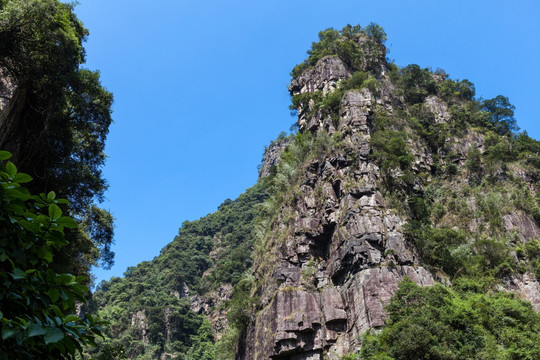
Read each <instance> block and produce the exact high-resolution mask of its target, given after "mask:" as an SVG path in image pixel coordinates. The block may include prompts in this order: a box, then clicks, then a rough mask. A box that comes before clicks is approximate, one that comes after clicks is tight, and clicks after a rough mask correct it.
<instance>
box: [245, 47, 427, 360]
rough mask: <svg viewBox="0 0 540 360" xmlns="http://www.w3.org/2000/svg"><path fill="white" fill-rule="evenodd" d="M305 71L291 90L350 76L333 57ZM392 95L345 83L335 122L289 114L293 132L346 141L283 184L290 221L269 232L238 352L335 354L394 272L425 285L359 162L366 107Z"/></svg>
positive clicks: (393, 282)
mask: <svg viewBox="0 0 540 360" xmlns="http://www.w3.org/2000/svg"><path fill="white" fill-rule="evenodd" d="M306 73H307V74H305V75H303V76H302V77H301V78H300V79H298V80H295V81H293V84H292V86H291V93H292V95H297V94H300V93H303V92H314V91H317V90H322V91H323V93H324V92H330V91H332V90H334V89H335V88H336V84H337V81H338V80H340V79H344V78H347V77H349V76H350V74H349V73H348V72H347V71H346V70H345V67H344V65H343V63H342V62H341V60H340V59H339V58H337V57H325V58H323V59H321V60H320V61H319V62H318V63H317V65H316V66H315V67H314V69H312V70H308V71H306ZM381 76H384V75H382V74H381ZM385 90H386V91H388V92H390V91H391V89H385ZM395 100H396V99H395V98H393V97H392V94H391V93H389V95H387V96H384V97H379V96H376V95H375V94H372V93H371V92H370V91H369V90H368V89H361V90H354V91H348V92H346V93H345V95H344V96H343V98H342V99H341V103H340V110H339V113H340V121H339V124H338V125H337V126H336V124H335V123H333V122H332V119H331V118H329V117H323V116H322V115H321V114H320V113H319V114H315V115H311V116H304V115H302V116H300V117H299V121H298V122H299V126H300V131H312V132H317V131H318V130H320V129H322V130H323V131H326V132H328V134H329V135H330V136H331V135H333V134H334V133H336V132H339V133H340V134H341V136H342V142H343V143H344V144H346V145H345V146H344V149H343V150H338V149H330V151H329V152H328V153H327V154H325V155H324V156H321V157H319V158H316V159H313V160H311V161H310V162H309V163H307V164H305V169H306V171H305V173H303V174H301V175H300V179H299V180H298V182H297V185H293V186H297V188H296V189H294V190H293V191H298V192H299V196H298V199H297V200H296V201H295V202H294V203H293V204H287V205H285V206H283V207H282V208H281V209H280V214H279V215H278V220H277V221H276V224H278V225H277V227H279V226H280V224H283V223H286V222H287V220H285V218H287V217H292V218H293V224H291V226H290V228H289V229H288V231H287V233H286V234H285V235H284V237H283V238H281V239H279V241H280V242H281V243H280V244H279V247H280V249H279V250H278V251H276V253H275V258H276V259H275V260H276V262H277V266H275V268H274V269H273V270H272V276H271V277H270V279H269V280H268V283H266V284H264V285H263V290H262V291H263V294H262V299H263V300H262V301H263V308H262V310H261V312H260V313H259V314H257V316H256V320H255V323H254V324H253V325H252V326H251V327H249V329H248V332H247V339H246V345H245V348H244V349H242V350H241V351H240V355H239V356H238V358H239V359H268V358H273V359H312V360H315V359H322V355H323V354H329V355H330V356H333V355H335V356H337V355H342V354H344V353H346V352H348V351H349V350H350V349H351V348H354V347H355V346H357V345H358V344H359V343H358V339H359V336H361V335H362V334H363V333H364V332H365V331H366V330H368V329H370V328H372V327H380V326H383V325H384V320H385V314H384V306H385V305H386V304H387V303H388V300H389V299H390V297H391V296H392V295H393V294H394V292H395V291H396V289H397V287H398V283H399V281H400V280H401V279H402V278H403V277H404V276H408V277H409V278H411V279H412V280H413V281H416V282H417V283H419V284H422V285H430V284H433V283H434V278H433V276H432V275H431V274H430V272H428V271H427V270H426V269H425V268H423V267H422V266H421V265H420V264H419V261H418V255H417V254H416V251H415V249H414V247H413V246H411V244H410V243H409V242H408V241H407V240H406V239H405V236H404V234H403V225H404V219H403V218H402V217H400V215H399V214H397V213H396V212H395V211H392V209H391V208H390V207H389V206H388V203H387V201H386V200H385V199H384V197H383V196H382V194H381V191H380V189H379V185H378V182H379V178H380V171H379V168H378V167H377V166H376V165H375V164H374V163H373V162H372V161H370V160H369V154H370V152H371V147H370V135H371V130H370V129H371V127H372V125H371V115H372V113H373V110H374V107H375V106H377V103H379V104H380V105H381V106H387V107H389V108H390V109H391V103H392V101H395ZM334 150H338V151H334ZM256 266H257V265H255V269H257V267H256ZM256 271H257V270H256ZM260 276H262V277H264V275H263V274H261V275H260ZM335 356H334V358H335Z"/></svg>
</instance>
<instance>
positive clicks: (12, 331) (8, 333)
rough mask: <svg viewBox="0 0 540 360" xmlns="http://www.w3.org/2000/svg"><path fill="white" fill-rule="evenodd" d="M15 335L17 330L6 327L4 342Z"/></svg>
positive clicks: (3, 329)
mask: <svg viewBox="0 0 540 360" xmlns="http://www.w3.org/2000/svg"><path fill="white" fill-rule="evenodd" d="M13 334H15V329H13V328H10V327H8V326H6V325H4V326H3V327H2V340H6V339H7V338H9V337H11V336H13Z"/></svg>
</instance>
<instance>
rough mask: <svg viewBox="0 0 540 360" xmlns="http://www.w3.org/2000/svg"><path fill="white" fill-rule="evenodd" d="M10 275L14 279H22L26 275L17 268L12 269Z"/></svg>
mask: <svg viewBox="0 0 540 360" xmlns="http://www.w3.org/2000/svg"><path fill="white" fill-rule="evenodd" d="M10 275H11V277H12V278H13V279H14V280H19V279H24V278H25V277H26V273H25V272H24V271H22V270H21V269H19V268H15V269H13V272H12V273H11V274H10Z"/></svg>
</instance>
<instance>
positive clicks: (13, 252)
mask: <svg viewBox="0 0 540 360" xmlns="http://www.w3.org/2000/svg"><path fill="white" fill-rule="evenodd" d="M9 157H10V154H9V153H8V152H5V151H0V160H7V159H8V158H9ZM31 180H32V178H31V177H30V176H29V175H27V174H24V173H21V172H18V171H17V168H16V166H15V165H14V164H13V163H12V162H7V163H4V162H2V163H0V267H1V271H0V283H1V286H0V326H1V338H2V341H1V342H0V359H3V360H7V359H10V360H19V359H21V360H22V359H74V358H75V355H76V352H77V351H79V352H80V353H82V345H85V344H94V339H95V336H96V334H97V335H100V330H99V327H98V325H99V324H100V322H99V321H97V320H95V319H94V318H93V317H92V316H90V315H89V316H87V317H86V318H84V319H81V318H79V317H78V316H76V315H74V314H75V312H76V308H75V303H76V302H84V301H85V296H86V295H87V293H88V288H87V287H86V286H84V285H82V284H81V283H82V282H84V281H85V278H84V277H76V276H73V275H71V274H67V273H57V272H56V271H54V269H53V268H52V267H51V264H52V263H53V262H54V254H55V252H56V251H57V250H60V249H61V248H62V247H64V246H66V244H67V241H66V239H65V237H64V231H65V229H68V228H76V227H77V223H76V222H75V221H74V220H73V219H72V218H70V217H68V216H63V215H62V210H61V209H60V207H59V205H61V204H66V203H67V201H66V200H62V199H56V196H55V193H54V192H50V193H49V194H47V195H45V194H40V195H32V194H31V193H30V192H29V191H28V189H27V188H25V187H24V186H23V185H21V184H25V183H29V182H30V181H31Z"/></svg>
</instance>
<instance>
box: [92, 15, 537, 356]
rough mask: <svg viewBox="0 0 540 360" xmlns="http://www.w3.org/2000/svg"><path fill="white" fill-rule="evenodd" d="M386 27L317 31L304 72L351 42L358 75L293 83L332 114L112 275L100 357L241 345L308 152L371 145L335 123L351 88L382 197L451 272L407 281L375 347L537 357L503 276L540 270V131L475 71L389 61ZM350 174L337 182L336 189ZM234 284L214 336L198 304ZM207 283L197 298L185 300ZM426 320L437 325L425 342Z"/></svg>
mask: <svg viewBox="0 0 540 360" xmlns="http://www.w3.org/2000/svg"><path fill="white" fill-rule="evenodd" d="M385 39H386V37H385V34H384V31H382V29H381V28H380V27H378V26H376V25H373V24H372V25H370V26H368V27H367V28H365V29H363V28H361V27H360V26H347V27H345V28H343V29H342V30H340V31H337V30H334V29H327V30H325V31H323V32H321V33H320V34H319V42H318V43H314V44H313V46H312V49H311V50H310V51H309V52H308V55H309V57H308V58H307V59H306V61H304V62H303V63H302V64H299V65H298V66H297V67H295V69H294V70H293V72H292V76H293V78H294V79H299V78H301V76H302V74H305V73H306V72H307V71H309V70H310V69H312V68H313V67H314V66H315V65H316V64H317V62H318V61H319V60H320V59H322V58H323V57H325V56H336V57H338V58H339V59H340V60H341V61H342V63H343V64H344V65H345V67H346V68H347V71H348V72H349V73H350V74H351V76H350V77H349V78H347V79H343V80H341V81H340V82H339V83H338V84H337V86H336V88H335V89H330V91H326V90H327V89H325V90H324V91H323V90H316V91H313V92H304V93H301V94H295V95H294V96H293V97H292V105H291V109H292V110H297V111H299V112H300V114H299V115H300V116H301V117H305V118H308V119H311V118H316V120H318V121H319V120H320V122H321V123H322V122H325V121H327V119H330V121H328V122H326V124H327V125H328V126H327V127H326V128H321V127H319V128H317V130H315V131H309V130H307V129H300V131H299V132H298V133H297V134H295V135H293V136H291V138H292V140H291V142H290V143H288V145H287V146H286V147H285V149H284V150H283V151H282V153H281V159H280V162H279V163H278V164H277V165H276V166H274V167H273V168H272V169H271V171H270V175H269V176H268V177H267V178H265V179H263V180H262V182H261V183H260V184H258V185H256V186H255V187H254V188H252V189H250V190H248V191H247V192H246V194H244V195H242V196H241V197H240V198H239V199H237V200H235V201H232V202H231V201H226V202H225V203H224V204H223V205H222V206H220V208H219V209H218V211H217V212H216V213H214V214H211V215H208V216H207V217H205V218H202V219H201V220H199V221H195V222H186V223H184V224H183V225H182V228H181V229H180V232H179V235H178V236H177V237H176V238H175V240H174V241H173V242H172V243H171V244H170V245H168V246H167V247H166V248H164V249H163V251H162V253H161V255H160V256H159V257H157V258H156V259H154V260H153V261H151V262H145V263H142V264H140V265H138V266H137V267H133V268H129V269H128V270H127V271H126V274H125V278H122V279H120V278H114V279H112V280H111V281H110V282H104V283H102V284H101V285H100V287H99V289H98V291H97V292H96V295H95V306H96V308H99V309H100V310H99V313H100V314H101V315H102V316H104V317H105V318H107V319H109V320H110V321H111V326H110V327H109V328H108V329H107V330H106V337H107V338H106V340H105V341H104V342H103V344H102V346H101V350H99V352H97V353H96V356H97V357H98V358H100V359H101V358H105V357H106V356H107V355H105V354H106V351H109V350H110V349H117V348H125V350H126V353H127V354H129V356H130V357H131V358H139V359H143V358H148V357H151V356H154V357H156V356H167V355H170V356H180V354H182V355H183V356H185V357H186V358H187V359H195V358H200V359H211V358H214V357H215V358H218V359H230V358H232V357H233V355H234V354H233V353H232V352H233V350H232V349H234V347H235V345H236V344H237V343H238V340H239V339H241V338H242V335H243V333H244V331H245V330H246V329H247V328H249V326H250V325H252V324H253V322H254V319H256V317H257V312H258V311H260V310H261V309H262V308H263V307H264V306H265V305H267V304H265V303H263V302H261V299H260V298H259V296H261V298H262V297H263V296H264V295H268V294H264V291H267V292H269V293H270V295H268V297H271V296H272V292H273V291H274V290H276V289H277V287H278V286H279V285H276V283H277V282H278V281H276V279H272V278H271V276H273V275H275V274H274V273H273V272H272V271H273V270H274V269H275V266H276V262H277V261H278V260H280V256H283V253H284V252H285V251H287V250H288V248H287V247H288V246H289V244H287V242H286V240H287V236H288V235H290V234H291V233H294V232H295V231H296V230H295V221H296V220H297V218H298V212H296V213H295V211H296V210H297V209H295V208H294V205H295V204H297V203H298V202H299V201H300V199H301V197H302V195H303V194H302V190H301V189H300V187H301V186H302V185H305V184H307V183H309V182H311V181H313V182H315V181H316V180H314V179H312V178H308V177H307V176H306V174H307V173H308V172H311V174H310V176H312V174H315V173H316V171H312V170H313V169H312V168H310V167H318V169H319V170H320V169H322V168H323V164H325V162H326V161H330V157H331V156H332V159H331V160H332V161H334V160H335V161H336V162H342V163H347V164H348V165H349V164H355V165H352V166H351V168H352V171H354V170H357V169H358V166H359V165H357V164H358V158H359V156H360V155H359V153H360V150H359V148H358V146H359V145H358V143H351V141H350V139H348V141H347V140H344V138H345V133H346V132H348V133H349V135H350V133H354V132H355V131H356V130H357V129H350V128H349V129H343V132H340V131H341V129H340V131H337V129H338V125H339V122H340V121H341V120H342V115H343V114H342V113H341V107H342V100H343V98H344V96H345V95H346V94H347V92H358V93H360V92H364V93H365V94H366V93H367V94H369V95H370V97H368V96H366V99H370V100H371V107H370V112H369V113H368V114H367V115H366V118H367V119H368V120H367V124H366V128H369V138H368V137H366V138H365V139H369V146H370V149H371V152H370V153H369V154H367V153H366V154H365V159H368V160H369V161H371V162H372V163H374V164H376V165H377V167H378V169H377V172H376V174H377V192H379V193H380V194H381V195H382V197H381V198H382V199H378V200H377V201H379V200H380V201H381V202H384V207H385V209H386V210H389V211H391V212H393V213H396V214H399V215H400V217H401V218H402V219H405V220H406V221H407V225H406V227H405V230H406V231H405V232H406V236H407V240H408V241H409V243H410V244H412V245H414V247H415V250H416V253H417V254H418V255H419V259H418V260H416V258H415V259H414V260H410V261H411V262H414V263H415V264H416V265H419V266H422V267H424V268H427V269H429V270H430V272H431V273H432V274H433V276H434V278H437V279H443V280H442V282H443V283H444V284H446V285H442V284H437V285H435V286H433V287H427V288H419V287H418V286H416V285H414V284H411V283H410V282H407V281H405V282H403V284H402V285H401V287H400V290H399V291H398V293H397V295H396V297H395V298H394V299H393V301H392V303H391V305H390V307H389V308H388V311H389V314H390V320H389V323H388V327H387V328H385V329H384V330H383V331H382V334H381V335H379V336H378V335H373V334H371V335H368V336H366V338H365V339H364V348H363V350H362V352H363V356H364V357H366V358H372V359H409V358H415V356H416V355H411V354H417V353H418V352H421V353H422V354H424V355H425V356H426V357H430V358H437V359H458V358H487V359H492V358H493V359H495V358H516V359H529V358H530V359H532V358H536V357H537V356H538V345H537V344H538V339H537V334H538V327H539V320H538V316H537V315H536V314H535V313H534V312H533V311H532V309H531V306H530V305H528V304H526V303H525V302H523V301H520V300H518V299H517V298H516V297H515V296H513V295H510V294H509V293H508V292H506V291H502V290H501V287H502V286H503V285H504V282H505V281H508V280H509V279H514V278H515V277H516V276H521V275H528V274H533V276H536V277H538V276H540V262H539V261H538V256H539V254H540V245H539V243H538V241H536V240H535V239H530V234H524V233H523V232H522V231H521V230H520V229H517V228H516V227H514V228H510V227H509V226H507V223H512V221H529V220H530V221H533V222H535V224H537V225H538V224H540V207H539V204H540V203H539V199H538V196H537V195H536V194H538V191H539V189H538V187H537V184H538V180H539V179H540V142H538V141H536V140H534V139H531V138H530V137H529V136H528V135H527V134H526V133H517V127H516V123H515V119H514V118H513V110H514V109H513V106H512V105H511V104H510V102H509V101H508V99H507V98H505V97H504V96H497V97H496V98H494V99H490V100H483V99H477V98H475V88H474V84H472V83H471V82H470V81H468V80H452V79H450V78H449V77H448V75H447V74H445V73H444V72H443V71H442V70H437V71H435V72H433V71H431V70H430V69H422V68H421V67H420V66H418V65H414V64H413V65H409V66H406V67H403V68H400V67H398V66H396V65H394V64H388V63H387V62H386V61H385V59H384V54H385V53H384V47H383V43H384V40H385ZM385 97H386V98H385ZM389 98H390V99H389ZM385 101H386V102H385ZM315 128H316V127H315ZM283 138H284V136H281V138H280V140H283ZM360 140H364V138H362V139H360ZM360 140H359V139H358V138H356V139H355V141H358V142H360ZM366 141H367V140H366ZM462 143H464V144H462ZM354 166H357V168H354ZM374 173H375V172H374ZM353 185H355V184H345V183H344V184H341V183H337V182H336V184H332V186H333V188H332V190H331V191H335V192H339V191H343V189H345V190H346V189H348V187H351V186H353ZM324 190H325V189H322V188H317V189H315V192H316V194H315V196H314V201H315V203H316V204H315V205H314V206H313V208H315V207H316V206H322V205H323V204H321V202H322V200H321V199H324ZM356 195H358V194H356ZM261 202H262V205H261V206H259V204H260V203H261ZM516 219H517V220H516ZM323 232H324V229H323ZM321 237H322V236H321ZM379 246H380V244H379ZM384 257H385V258H384V259H382V260H381V261H384V262H385V263H384V266H388V267H393V266H394V261H393V260H395V259H397V258H396V257H395V251H393V250H389V251H387V252H385V253H384ZM318 261H319V259H315V258H312V259H311V260H310V261H309V262H307V263H306V266H305V267H303V268H302V272H301V275H302V276H301V277H302V279H301V284H300V286H301V288H302V289H304V290H308V291H318V290H317V288H316V287H315V286H314V280H313V276H314V275H315V273H316V272H317V271H318V270H319V269H318V268H317V263H318ZM252 265H254V266H253V267H252ZM250 267H251V268H250ZM246 272H247V274H246ZM251 274H253V275H255V276H252V275H251ZM350 276H351V277H352V276H353V274H352V273H351V274H350ZM223 283H226V284H230V285H231V287H229V289H231V288H232V289H233V290H232V292H229V293H227V294H225V295H223V298H222V299H220V300H218V301H216V303H213V302H211V301H210V302H208V303H207V304H206V305H209V306H213V305H216V307H215V308H214V309H213V311H210V313H212V314H213V315H215V314H219V315H220V316H221V317H220V320H223V319H224V318H225V313H227V312H228V315H227V316H226V317H227V319H228V326H229V328H228V330H224V329H222V328H220V329H219V331H218V333H219V334H220V335H223V337H222V338H221V340H220V341H218V342H217V344H216V338H217V337H213V336H212V334H211V332H210V331H209V326H208V323H207V322H206V321H205V319H204V317H203V316H201V315H199V314H196V313H194V312H193V311H192V309H197V306H198V305H200V302H199V301H200V299H203V301H204V300H205V297H206V300H208V298H209V297H210V296H211V295H215V294H216V293H215V292H214V291H215V290H216V289H219V288H220V285H221V284H223ZM284 289H287V288H284ZM195 294H197V295H199V296H200V299H197V298H193V299H190V300H188V298H189V296H191V295H195ZM217 303H220V305H217ZM214 321H215V319H214ZM129 324H131V325H129ZM216 324H217V325H216ZM213 325H214V326H215V327H216V326H221V325H224V323H221V322H220V321H216V322H214V323H213ZM214 330H216V329H215V328H214ZM413 334H414V335H416V334H425V336H424V337H423V338H422V339H421V341H415V339H412V338H411V337H410V335H413ZM244 335H245V334H244ZM512 342H515V343H516V344H519V346H515V345H513V344H512ZM347 356H348V357H349V358H351V359H352V358H354V357H355V354H349V355H347Z"/></svg>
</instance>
